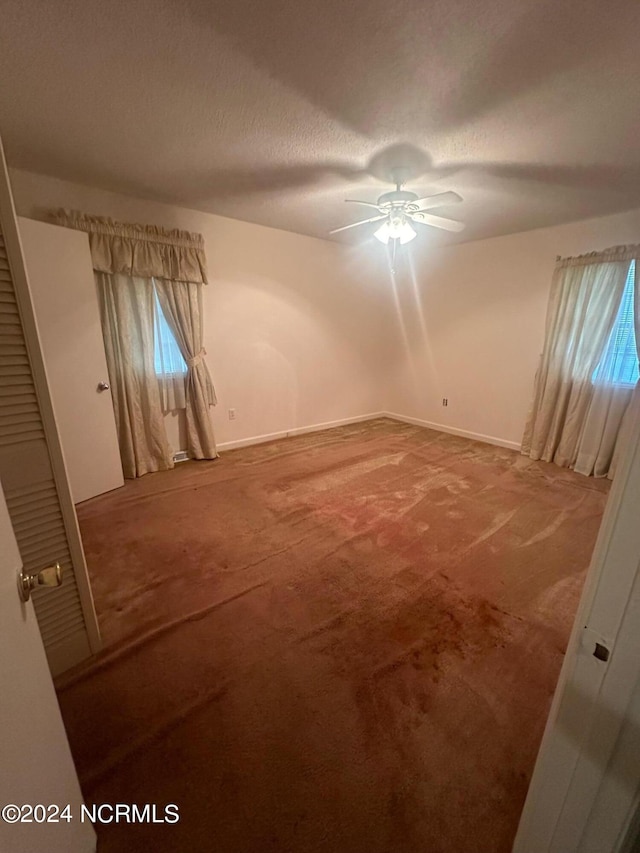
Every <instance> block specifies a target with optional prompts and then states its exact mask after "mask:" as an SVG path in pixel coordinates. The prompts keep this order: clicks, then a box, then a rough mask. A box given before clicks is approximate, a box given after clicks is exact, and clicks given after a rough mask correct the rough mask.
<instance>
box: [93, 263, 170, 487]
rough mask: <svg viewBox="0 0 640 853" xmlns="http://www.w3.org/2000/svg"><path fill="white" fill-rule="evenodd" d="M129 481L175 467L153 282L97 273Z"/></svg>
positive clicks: (121, 451) (119, 427)
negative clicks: (163, 400) (156, 352)
mask: <svg viewBox="0 0 640 853" xmlns="http://www.w3.org/2000/svg"><path fill="white" fill-rule="evenodd" d="M95 278H96V286H97V288H98V297H99V301H100V313H101V317H102V332H103V335H104V344H105V352H106V356H107V367H108V369H109V381H110V383H111V393H112V398H113V408H114V412H115V416H116V424H117V427H118V441H119V443H120V456H121V458H122V468H123V471H124V475H125V477H141V476H142V475H143V474H148V473H150V472H151V471H166V470H167V469H169V468H173V457H172V453H171V450H170V448H169V444H168V442H167V435H166V431H165V428H164V418H163V414H162V408H161V405H160V389H159V387H158V382H157V379H156V373H155V365H154V358H153V310H154V305H153V303H154V296H153V282H152V280H151V279H148V278H140V277H138V276H134V277H132V276H129V275H119V274H115V275H107V274H106V273H101V272H97V273H95Z"/></svg>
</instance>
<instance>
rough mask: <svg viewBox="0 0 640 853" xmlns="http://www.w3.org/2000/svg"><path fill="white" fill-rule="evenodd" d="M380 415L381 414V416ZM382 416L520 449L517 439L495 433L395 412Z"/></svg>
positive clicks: (512, 448) (499, 445)
mask: <svg viewBox="0 0 640 853" xmlns="http://www.w3.org/2000/svg"><path fill="white" fill-rule="evenodd" d="M379 417H380V416H379ZM382 417H386V418H391V419H392V420H394V421H402V422H403V423H405V424H413V425H414V426H420V427H426V428H427V429H434V430H436V431H437V432H446V433H449V434H450V435H459V436H461V437H462V438H472V439H473V440H474V441H483V442H484V443H485V444H495V445H497V446H498V447H508V448H509V449H510V450H520V444H519V442H517V441H507V439H506V438H497V437H496V436H495V435H484V434H483V433H481V432H470V431H469V430H467V429H458V428H457V427H452V426H447V425H446V424H434V423H432V422H431V421H423V420H421V419H420V418H411V417H409V416H408V415H398V414H396V413H395V412H383V413H382Z"/></svg>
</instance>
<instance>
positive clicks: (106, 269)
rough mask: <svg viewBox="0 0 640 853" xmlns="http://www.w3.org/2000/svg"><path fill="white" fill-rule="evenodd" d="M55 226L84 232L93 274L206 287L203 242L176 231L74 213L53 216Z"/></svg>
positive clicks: (200, 238) (58, 212)
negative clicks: (152, 279) (89, 248)
mask: <svg viewBox="0 0 640 853" xmlns="http://www.w3.org/2000/svg"><path fill="white" fill-rule="evenodd" d="M52 220H53V222H55V223H56V224H57V225H64V226H65V227H67V228H75V229H76V230H78V231H86V232H87V233H88V234H89V245H90V247H91V258H92V261H93V268H94V270H95V271H96V272H103V273H108V274H109V275H116V274H118V273H122V274H124V275H130V276H140V277H141V278H161V279H168V280H170V281H186V282H191V283H194V284H207V262H206V258H205V254H204V239H203V237H202V235H201V234H191V233H190V232H189V231H180V230H178V229H172V230H167V229H164V228H160V227H159V226H157V225H136V224H128V223H123V222H116V221H115V220H113V219H108V218H105V217H101V216H89V215H87V214H85V213H80V212H78V211H75V210H58V211H56V212H55V213H54V214H53V215H52Z"/></svg>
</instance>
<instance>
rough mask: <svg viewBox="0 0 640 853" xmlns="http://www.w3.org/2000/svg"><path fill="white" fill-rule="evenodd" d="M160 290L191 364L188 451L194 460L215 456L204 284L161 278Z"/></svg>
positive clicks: (187, 395)
mask: <svg viewBox="0 0 640 853" xmlns="http://www.w3.org/2000/svg"><path fill="white" fill-rule="evenodd" d="M156 290H157V293H158V299H159V301H160V305H161V307H162V310H163V312H164V316H165V317H166V319H167V323H168V324H169V326H170V328H171V331H172V332H173V334H174V335H175V338H176V341H177V342H178V346H179V347H180V352H181V353H182V357H183V358H184V360H185V361H186V363H187V381H186V385H185V412H186V421H187V450H188V451H189V455H190V456H192V457H193V458H194V459H215V457H216V456H217V455H218V454H217V452H216V445H215V441H214V437H213V428H212V426H211V419H210V417H209V407H210V406H213V405H215V403H216V395H215V391H214V388H213V383H212V382H211V377H210V375H209V370H208V369H207V365H206V363H205V361H204V356H205V355H206V353H205V350H204V348H203V346H202V285H199V284H194V283H193V282H188V281H167V280H166V279H157V280H156Z"/></svg>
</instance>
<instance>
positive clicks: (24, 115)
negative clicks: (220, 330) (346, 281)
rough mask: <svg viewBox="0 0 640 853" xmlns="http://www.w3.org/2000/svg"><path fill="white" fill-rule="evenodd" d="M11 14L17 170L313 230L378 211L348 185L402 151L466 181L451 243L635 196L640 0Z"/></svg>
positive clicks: (81, 0) (82, 0) (6, 20)
mask: <svg viewBox="0 0 640 853" xmlns="http://www.w3.org/2000/svg"><path fill="white" fill-rule="evenodd" d="M0 17H1V25H0V131H1V132H2V134H3V137H4V141H5V147H6V149H7V157H8V160H9V163H10V165H12V166H15V167H18V168H25V169H30V170H32V171H36V172H42V173H45V174H49V175H55V176H57V177H61V178H66V179H69V180H73V181H78V182H80V183H85V184H90V185H93V186H98V187H103V188H106V189H111V190H115V191H120V192H125V193H128V194H130V195H136V196H142V197H145V198H151V199H156V200H159V201H166V202H170V203H175V204H180V205H183V206H186V207H193V208H197V209H200V210H206V211H211V212H213V213H219V214H223V215H225V216H231V217H235V218H238V219H244V220H247V221H250V222H259V223H262V224H265V225H271V226H274V227H277V228H284V229H288V230H291V231H297V232H300V233H304V234H312V235H315V236H318V237H325V236H327V232H328V231H329V230H330V229H331V228H335V227H337V226H339V225H345V224H347V223H348V222H351V221H355V220H356V219H361V218H364V216H366V208H358V207H357V206H355V205H353V206H352V205H346V204H344V202H343V199H344V198H345V197H352V198H353V197H354V196H355V197H358V198H362V199H367V200H372V201H374V200H375V199H376V198H377V197H378V195H379V194H380V193H381V192H383V191H385V189H386V187H385V185H384V184H383V183H382V182H381V180H380V178H384V177H385V176H388V172H389V170H390V168H393V167H394V166H402V167H407V168H409V169H410V171H411V173H412V175H413V176H414V179H413V180H412V181H410V182H409V188H410V189H414V190H416V191H417V192H419V193H420V194H427V193H430V192H441V191H443V190H449V189H453V190H456V191H457V192H458V193H460V195H462V196H463V198H464V202H463V203H462V204H460V205H457V206H456V207H450V208H448V209H443V210H442V211H441V212H442V213H443V214H445V215H448V216H454V217H456V218H461V219H463V220H464V221H465V222H466V223H467V229H466V231H464V232H463V233H462V234H461V235H452V234H444V233H443V232H437V237H436V236H435V233H434V232H431V234H432V238H431V239H435V240H437V241H438V242H442V243H448V242H455V241H459V240H468V239H474V238H479V237H486V236H492V235H497V234H505V233H509V232H513V231H521V230H526V229H528V228H534V227H538V226H542V225H551V224H555V223H559V222H566V221H570V220H575V219H580V218H584V217H588V216H595V215H600V214H606V213H611V212H614V211H620V210H625V209H629V208H632V207H638V206H640V144H639V139H638V137H639V133H640V127H639V118H640V86H639V85H638V80H639V79H640V50H639V48H638V33H639V32H640V3H638V2H637V0H634V2H617V1H616V0H609V2H605V0H573V2H566V0H549V2H544V0H519V2H514V0H431V2H428V0H321V2H318V0H314V2H310V0H225V2H204V0H173V2H170V0H162V2H160V0H158V2H156V0H138V2H132V0H128V2H121V0H118V1H117V2H116V1H115V0H111V1H110V2H105V0H65V1H64V2H58V1H57V0H31V2H25V0H2V3H1V4H0ZM361 211H365V214H364V216H363V215H361ZM89 212H92V213H99V211H89ZM434 212H435V211H434ZM374 227H375V226H374ZM371 228H372V226H365V227H364V228H363V229H355V230H353V231H349V232H347V233H346V234H345V235H340V236H339V237H338V238H336V239H341V240H344V241H354V242H359V241H361V240H363V239H365V238H368V237H369V236H370V234H371Z"/></svg>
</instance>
